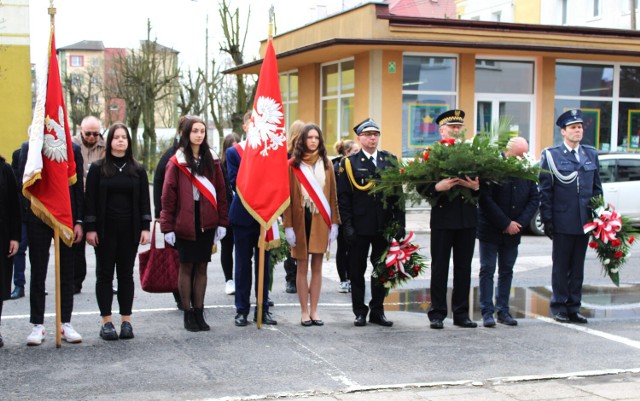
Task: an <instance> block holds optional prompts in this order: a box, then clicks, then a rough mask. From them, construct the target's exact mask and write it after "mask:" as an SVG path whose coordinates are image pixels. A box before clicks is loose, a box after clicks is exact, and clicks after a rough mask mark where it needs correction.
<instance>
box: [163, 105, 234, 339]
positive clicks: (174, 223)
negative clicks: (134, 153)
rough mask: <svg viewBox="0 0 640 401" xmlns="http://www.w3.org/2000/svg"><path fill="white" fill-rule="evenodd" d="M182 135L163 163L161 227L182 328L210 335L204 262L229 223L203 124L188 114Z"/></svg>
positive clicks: (217, 167)
mask: <svg viewBox="0 0 640 401" xmlns="http://www.w3.org/2000/svg"><path fill="white" fill-rule="evenodd" d="M181 134H182V135H181V136H180V144H179V148H178V150H177V151H176V154H175V156H173V157H172V158H171V159H170V160H169V163H167V171H166V173H165V179H164V185H163V187H162V211H161V212H160V227H161V229H162V232H163V233H165V240H166V241H167V242H168V243H170V244H172V245H173V243H175V245H176V247H177V248H178V253H179V254H180V272H179V275H178V290H179V292H180V299H181V302H182V307H183V308H184V328H185V329H187V330H188V331H208V330H209V325H208V324H207V322H206V321H205V320H204V296H205V291H206V289H207V264H208V263H209V262H210V261H211V249H212V247H213V243H214V242H217V241H219V240H221V239H222V238H223V237H224V236H225V234H226V227H227V226H228V225H229V218H228V214H227V194H226V189H225V182H224V177H223V175H222V169H221V167H220V159H219V158H218V156H217V155H216V154H215V153H214V152H213V151H212V150H211V149H210V148H209V145H208V143H207V131H206V128H205V124H204V122H203V121H202V120H201V119H199V118H198V117H194V116H187V120H186V121H185V122H184V124H183V125H182V132H181ZM192 272H193V274H194V279H193V294H192V286H191V275H192ZM192 298H193V305H194V307H193V308H191V299H192Z"/></svg>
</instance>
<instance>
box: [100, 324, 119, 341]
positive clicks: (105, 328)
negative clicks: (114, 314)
mask: <svg viewBox="0 0 640 401" xmlns="http://www.w3.org/2000/svg"><path fill="white" fill-rule="evenodd" d="M100 337H102V339H103V340H106V341H113V340H117V339H118V332H117V331H116V328H115V326H114V325H113V323H111V322H107V323H105V324H103V325H102V327H100Z"/></svg>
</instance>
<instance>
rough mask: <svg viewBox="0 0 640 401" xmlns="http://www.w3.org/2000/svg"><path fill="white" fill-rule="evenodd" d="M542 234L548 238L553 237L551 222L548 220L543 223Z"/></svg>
mask: <svg viewBox="0 0 640 401" xmlns="http://www.w3.org/2000/svg"><path fill="white" fill-rule="evenodd" d="M544 235H546V236H547V237H549V239H551V240H552V239H553V223H552V222H550V221H547V222H546V223H544Z"/></svg>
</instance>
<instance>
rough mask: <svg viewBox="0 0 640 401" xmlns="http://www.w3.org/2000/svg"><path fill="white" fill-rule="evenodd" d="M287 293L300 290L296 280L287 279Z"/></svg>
mask: <svg viewBox="0 0 640 401" xmlns="http://www.w3.org/2000/svg"><path fill="white" fill-rule="evenodd" d="M286 291H287V294H295V293H297V292H298V289H297V288H296V282H295V281H287V289H286Z"/></svg>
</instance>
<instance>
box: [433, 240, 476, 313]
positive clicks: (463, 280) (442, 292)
mask: <svg viewBox="0 0 640 401" xmlns="http://www.w3.org/2000/svg"><path fill="white" fill-rule="evenodd" d="M475 243H476V229H475V227H474V228H463V229H458V230H441V229H431V307H430V308H429V312H428V314H429V320H434V319H440V320H441V319H445V318H446V317H447V315H448V313H449V312H448V310H447V281H448V280H449V259H450V257H451V250H453V291H452V293H451V309H452V310H453V320H455V321H460V320H462V319H465V318H468V317H469V290H470V286H471V260H472V259H473V248H474V247H475Z"/></svg>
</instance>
